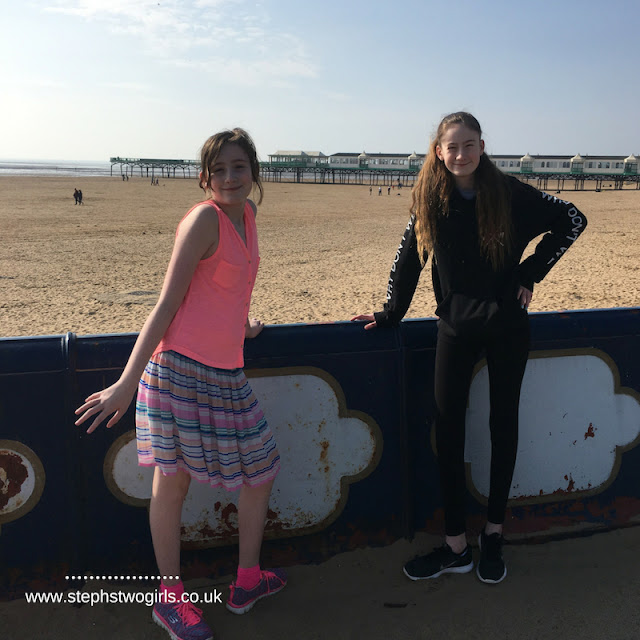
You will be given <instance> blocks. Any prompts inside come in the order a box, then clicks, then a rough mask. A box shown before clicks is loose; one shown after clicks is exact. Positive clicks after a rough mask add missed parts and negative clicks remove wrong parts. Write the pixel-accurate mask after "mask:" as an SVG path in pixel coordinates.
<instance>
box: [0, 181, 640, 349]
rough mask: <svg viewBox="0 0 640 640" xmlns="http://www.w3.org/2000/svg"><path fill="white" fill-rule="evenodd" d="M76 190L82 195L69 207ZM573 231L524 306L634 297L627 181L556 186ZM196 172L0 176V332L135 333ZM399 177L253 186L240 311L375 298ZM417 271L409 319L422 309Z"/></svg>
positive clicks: (397, 234) (277, 317)
mask: <svg viewBox="0 0 640 640" xmlns="http://www.w3.org/2000/svg"><path fill="white" fill-rule="evenodd" d="M75 187H79V188H81V189H82V191H83V193H84V202H85V204H83V205H81V206H79V205H78V206H76V205H74V200H73V190H74V188H75ZM561 195H562V197H563V198H564V199H568V200H571V201H572V202H573V203H574V204H575V205H576V206H577V207H578V208H579V209H581V210H582V211H583V212H584V213H585V214H586V216H587V218H588V220H589V227H588V229H587V231H586V233H585V234H584V235H583V236H582V237H581V238H580V241H579V242H577V243H576V245H575V247H572V248H571V250H570V251H569V252H568V253H567V254H566V256H564V257H563V259H562V260H561V261H560V263H559V264H558V265H557V266H556V267H554V269H553V270H552V271H551V273H550V274H549V275H548V276H547V278H546V279H545V280H544V281H543V282H542V283H540V284H539V285H537V286H536V290H535V292H534V298H533V303H532V305H531V311H556V310H564V309H589V308H608V307H630V306H638V305H640V271H639V270H638V269H637V265H638V264H640V242H639V240H640V224H639V223H638V220H639V218H638V217H639V216H640V191H638V190H632V189H629V190H626V191H624V190H623V191H613V190H610V191H609V190H608V191H603V192H600V193H596V192H594V191H577V192H576V191H564V192H562V194H561ZM201 199H202V191H201V190H200V189H199V188H198V186H197V182H196V180H183V179H174V180H163V179H161V180H160V186H158V187H152V186H151V185H150V184H149V182H148V181H147V180H146V179H142V178H133V179H131V180H129V181H128V182H123V181H122V180H120V179H118V178H114V179H109V178H81V179H80V178H77V179H71V178H39V179H38V180H37V181H36V180H33V179H32V178H27V177H24V178H19V177H12V178H0V228H1V229H2V236H3V240H4V242H3V243H2V247H0V284H1V286H2V296H1V298H0V327H2V329H1V331H0V335H2V336H5V337H8V336H27V335H51V334H61V333H66V332H67V331H72V332H75V333H78V334H95V333H98V334H100V333H119V332H129V331H139V330H140V328H141V327H142V324H143V322H144V320H145V319H146V316H147V314H148V313H149V311H150V308H151V305H153V304H154V302H155V300H156V299H157V296H158V293H159V291H160V287H161V285H162V279H163V277H164V272H165V269H166V266H167V263H168V261H169V257H170V254H171V248H172V244H173V238H174V234H175V229H176V225H177V223H178V222H179V220H180V219H181V217H182V216H183V215H184V214H185V213H186V211H187V209H188V208H189V207H190V206H191V205H192V204H194V203H196V202H198V201H200V200H201ZM410 199H411V194H410V190H409V189H408V188H404V189H401V190H392V192H391V195H387V193H386V189H383V195H381V196H378V195H377V193H376V189H375V188H374V190H373V195H371V196H370V195H369V189H368V187H365V186H355V185H314V184H287V183H267V184H265V198H264V202H263V204H262V206H261V207H260V210H259V214H258V230H259V234H260V254H261V264H260V271H259V273H258V279H257V282H256V287H255V290H254V296H253V303H252V308H251V315H252V316H255V317H258V318H260V319H261V320H262V321H263V322H265V323H267V324H280V323H292V322H311V323H313V322H332V321H338V320H348V319H350V318H351V317H352V316H353V315H354V314H355V313H358V312H366V311H373V310H377V309H380V308H381V307H382V304H383V302H384V299H385V298H384V296H385V290H386V280H387V277H388V275H389V268H390V265H391V261H392V259H393V257H394V255H395V250H396V247H397V245H398V243H399V241H400V238H401V236H402V233H403V230H404V226H405V224H406V222H407V220H408V216H409V214H408V207H409V204H410ZM434 309H435V300H434V297H433V292H432V289H431V282H430V274H429V273H428V272H427V273H425V274H424V275H423V277H422V280H421V283H420V285H419V287H418V290H417V292H416V295H415V297H414V301H413V304H412V306H411V309H410V310H409V313H408V317H427V316H432V315H433V312H434Z"/></svg>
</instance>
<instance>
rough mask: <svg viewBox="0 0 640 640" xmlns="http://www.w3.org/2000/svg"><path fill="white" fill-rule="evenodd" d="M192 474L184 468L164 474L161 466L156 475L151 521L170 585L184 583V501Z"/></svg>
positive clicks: (161, 568)
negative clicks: (182, 569) (183, 469)
mask: <svg viewBox="0 0 640 640" xmlns="http://www.w3.org/2000/svg"><path fill="white" fill-rule="evenodd" d="M190 483H191V477H190V476H189V474H188V473H186V472H184V471H180V470H179V471H178V472H177V473H176V474H175V475H164V474H163V473H162V471H160V469H159V468H158V467H156V468H155V471H154V474H153V489H152V493H151V506H150V508H149V524H150V525H151V538H152V540H153V550H154V552H155V555H156V562H157V564H158V570H159V573H160V575H161V576H171V579H167V580H164V579H163V583H164V584H165V585H166V586H173V585H176V584H178V583H179V582H180V578H179V577H178V576H179V575H180V523H181V516H182V503H183V502H184V499H185V497H186V495H187V491H188V490H189V484H190Z"/></svg>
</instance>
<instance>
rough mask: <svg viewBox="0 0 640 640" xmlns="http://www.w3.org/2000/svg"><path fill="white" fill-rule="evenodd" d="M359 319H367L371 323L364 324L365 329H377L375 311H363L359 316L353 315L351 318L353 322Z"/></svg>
mask: <svg viewBox="0 0 640 640" xmlns="http://www.w3.org/2000/svg"><path fill="white" fill-rule="evenodd" d="M357 320H365V321H366V322H368V323H369V324H365V325H364V328H365V329H375V328H376V327H377V326H378V323H377V322H376V318H375V316H374V315H373V313H361V314H360V315H359V316H353V318H351V322H356V321H357Z"/></svg>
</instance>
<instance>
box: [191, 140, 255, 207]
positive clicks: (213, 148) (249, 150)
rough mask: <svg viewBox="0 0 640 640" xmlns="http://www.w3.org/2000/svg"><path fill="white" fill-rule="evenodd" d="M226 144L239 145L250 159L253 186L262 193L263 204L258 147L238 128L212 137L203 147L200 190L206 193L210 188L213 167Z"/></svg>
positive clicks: (201, 152)
mask: <svg viewBox="0 0 640 640" xmlns="http://www.w3.org/2000/svg"><path fill="white" fill-rule="evenodd" d="M225 144H237V145H238V146H239V147H240V148H241V149H242V150H243V151H244V152H245V153H246V154H247V156H248V157H249V165H250V166H251V178H252V180H253V184H254V185H255V186H256V187H257V188H258V191H259V192H260V199H259V200H258V204H260V203H261V202H262V197H263V195H264V189H263V188H262V180H261V179H260V162H259V161H258V154H257V152H256V146H255V144H253V140H252V139H251V136H250V135H249V134H248V133H247V132H246V131H245V130H244V129H240V128H239V127H236V128H235V129H231V130H226V131H220V133H216V134H214V135H212V136H211V137H210V138H208V139H207V140H206V142H205V143H204V144H203V145H202V150H201V151H200V172H201V174H200V188H201V189H202V190H203V191H205V193H206V191H207V189H208V188H209V179H210V177H211V173H210V172H211V167H212V166H213V165H214V164H215V163H216V161H217V160H218V157H219V156H220V152H221V151H222V147H224V145H225Z"/></svg>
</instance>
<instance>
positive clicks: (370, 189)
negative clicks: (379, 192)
mask: <svg viewBox="0 0 640 640" xmlns="http://www.w3.org/2000/svg"><path fill="white" fill-rule="evenodd" d="M372 191H373V187H371V186H370V187H369V195H371V192H372Z"/></svg>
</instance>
